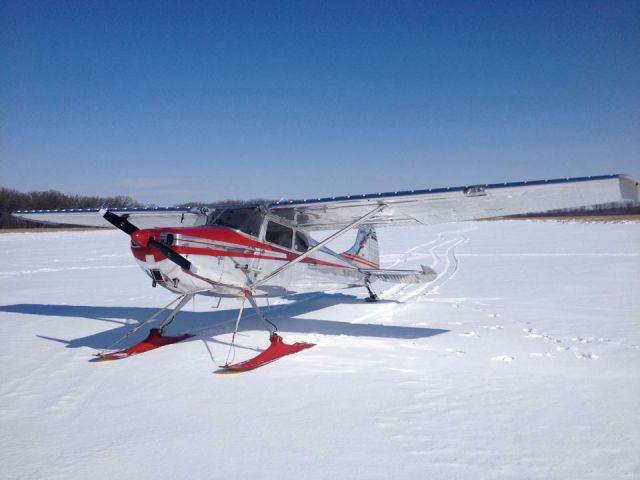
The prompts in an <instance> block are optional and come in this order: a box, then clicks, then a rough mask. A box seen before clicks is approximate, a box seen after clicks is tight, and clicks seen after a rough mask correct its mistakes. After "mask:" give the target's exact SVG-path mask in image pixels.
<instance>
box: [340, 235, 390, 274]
mask: <svg viewBox="0 0 640 480" xmlns="http://www.w3.org/2000/svg"><path fill="white" fill-rule="evenodd" d="M340 256H341V257H342V258H344V259H345V260H348V261H350V262H351V263H353V264H354V265H355V266H357V267H358V268H360V269H363V270H376V269H378V268H380V254H379V251H378V236H377V235H376V229H375V228H374V227H371V226H368V225H365V226H362V227H360V228H358V235H357V236H356V241H355V243H354V244H353V246H352V247H351V248H350V249H349V250H347V251H346V252H344V253H341V254H340Z"/></svg>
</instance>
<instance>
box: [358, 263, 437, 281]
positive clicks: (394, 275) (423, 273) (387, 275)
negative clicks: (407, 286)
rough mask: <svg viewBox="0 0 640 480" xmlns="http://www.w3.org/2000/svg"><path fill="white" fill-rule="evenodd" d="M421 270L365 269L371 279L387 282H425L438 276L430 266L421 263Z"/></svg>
mask: <svg viewBox="0 0 640 480" xmlns="http://www.w3.org/2000/svg"><path fill="white" fill-rule="evenodd" d="M421 267H422V269H421V270H367V271H366V273H367V275H369V279H370V280H371V281H375V280H381V281H383V282H389V283H427V282H430V281H432V280H435V278H436V277H437V276H438V274H437V273H436V272H435V270H433V269H432V268H429V267H425V266H424V265H421Z"/></svg>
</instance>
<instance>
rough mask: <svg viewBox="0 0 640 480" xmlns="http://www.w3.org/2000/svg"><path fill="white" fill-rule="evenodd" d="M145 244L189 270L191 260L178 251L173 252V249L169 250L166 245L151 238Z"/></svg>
mask: <svg viewBox="0 0 640 480" xmlns="http://www.w3.org/2000/svg"><path fill="white" fill-rule="evenodd" d="M147 245H149V246H150V247H151V248H153V249H154V250H156V251H158V252H160V253H161V254H162V255H164V256H165V257H167V258H168V259H169V260H171V261H172V262H173V263H175V264H176V265H178V266H179V267H180V268H183V269H185V270H191V262H190V261H189V260H187V259H186V258H184V257H183V256H182V255H180V254H179V253H177V252H175V251H174V250H171V249H170V248H169V247H167V246H166V245H164V244H162V243H160V242H157V241H155V240H154V239H153V238H150V239H149V243H148V244H147Z"/></svg>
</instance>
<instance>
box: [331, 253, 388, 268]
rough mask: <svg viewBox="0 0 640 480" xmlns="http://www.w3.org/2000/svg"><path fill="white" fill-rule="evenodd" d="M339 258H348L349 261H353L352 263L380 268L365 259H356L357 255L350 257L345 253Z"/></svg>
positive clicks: (350, 255)
mask: <svg viewBox="0 0 640 480" xmlns="http://www.w3.org/2000/svg"><path fill="white" fill-rule="evenodd" d="M340 256H341V257H344V258H348V259H349V260H353V261H354V262H358V263H362V264H363V265H366V266H367V267H371V268H380V265H377V264H375V263H373V262H371V261H369V260H367V259H366V258H363V257H358V256H357V255H352V254H350V253H346V252H345V253H341V254H340Z"/></svg>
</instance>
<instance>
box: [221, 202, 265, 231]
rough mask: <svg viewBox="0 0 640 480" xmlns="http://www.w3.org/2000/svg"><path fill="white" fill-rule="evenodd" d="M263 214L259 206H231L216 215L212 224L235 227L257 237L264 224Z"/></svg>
mask: <svg viewBox="0 0 640 480" xmlns="http://www.w3.org/2000/svg"><path fill="white" fill-rule="evenodd" d="M262 218H263V216H262V214H261V213H260V211H259V210H258V209H257V208H230V209H228V210H224V211H223V212H222V213H221V214H220V215H218V216H217V217H215V219H214V220H213V221H212V225H221V226H224V227H231V228H235V229H236V230H240V231H241V232H244V233H246V234H249V235H253V236H255V237H257V236H258V235H259V234H260V227H261V226H262Z"/></svg>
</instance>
